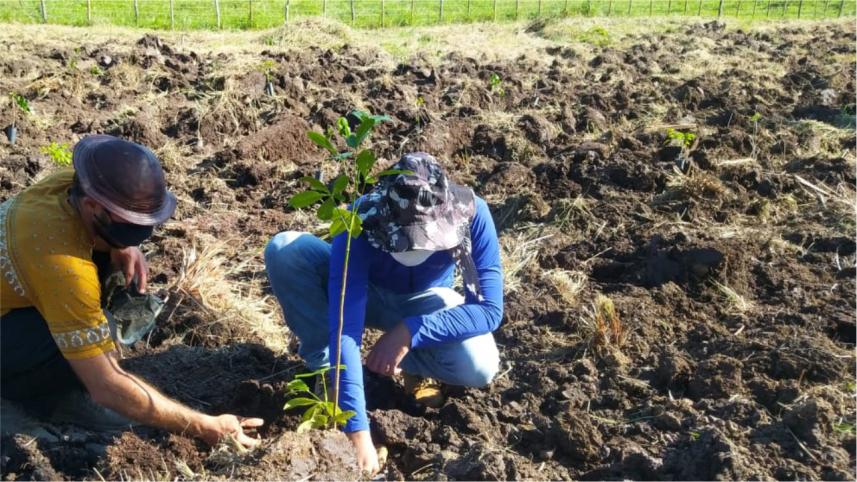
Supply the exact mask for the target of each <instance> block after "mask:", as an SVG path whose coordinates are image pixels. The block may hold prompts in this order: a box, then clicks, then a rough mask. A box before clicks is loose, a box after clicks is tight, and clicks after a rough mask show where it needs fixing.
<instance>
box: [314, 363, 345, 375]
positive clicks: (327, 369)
mask: <svg viewBox="0 0 857 482" xmlns="http://www.w3.org/2000/svg"><path fill="white" fill-rule="evenodd" d="M339 369H340V370H345V365H339ZM331 370H336V365H333V366H329V367H324V368H319V369H318V370H316V371H314V372H312V375H318V374H320V373H327V372H329V371H331Z"/></svg>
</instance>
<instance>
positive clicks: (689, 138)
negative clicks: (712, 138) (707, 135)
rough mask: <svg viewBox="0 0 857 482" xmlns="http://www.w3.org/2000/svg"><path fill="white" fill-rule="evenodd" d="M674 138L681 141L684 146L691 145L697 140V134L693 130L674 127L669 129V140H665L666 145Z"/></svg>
mask: <svg viewBox="0 0 857 482" xmlns="http://www.w3.org/2000/svg"><path fill="white" fill-rule="evenodd" d="M674 140H678V141H681V144H682V145H683V146H684V147H690V145H691V144H693V141H695V140H696V134H694V133H693V132H679V131H677V130H674V129H667V140H666V141H664V145H667V144H669V143H670V142H672V141H674Z"/></svg>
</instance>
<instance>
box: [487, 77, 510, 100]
mask: <svg viewBox="0 0 857 482" xmlns="http://www.w3.org/2000/svg"><path fill="white" fill-rule="evenodd" d="M488 88H489V89H490V90H491V92H497V93H498V94H500V95H501V96H503V95H506V90H505V89H504V88H503V81H502V80H501V79H500V76H499V75H497V74H496V73H494V72H492V73H491V77H489V78H488Z"/></svg>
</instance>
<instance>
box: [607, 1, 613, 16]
mask: <svg viewBox="0 0 857 482" xmlns="http://www.w3.org/2000/svg"><path fill="white" fill-rule="evenodd" d="M612 15H613V0H610V3H609V4H608V5H607V16H608V17H610V16H612Z"/></svg>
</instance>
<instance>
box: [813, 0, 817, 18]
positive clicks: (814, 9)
mask: <svg viewBox="0 0 857 482" xmlns="http://www.w3.org/2000/svg"><path fill="white" fill-rule="evenodd" d="M813 5H814V7H813V8H812V18H813V20H815V19H816V18H818V0H815V1H814V2H813Z"/></svg>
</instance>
